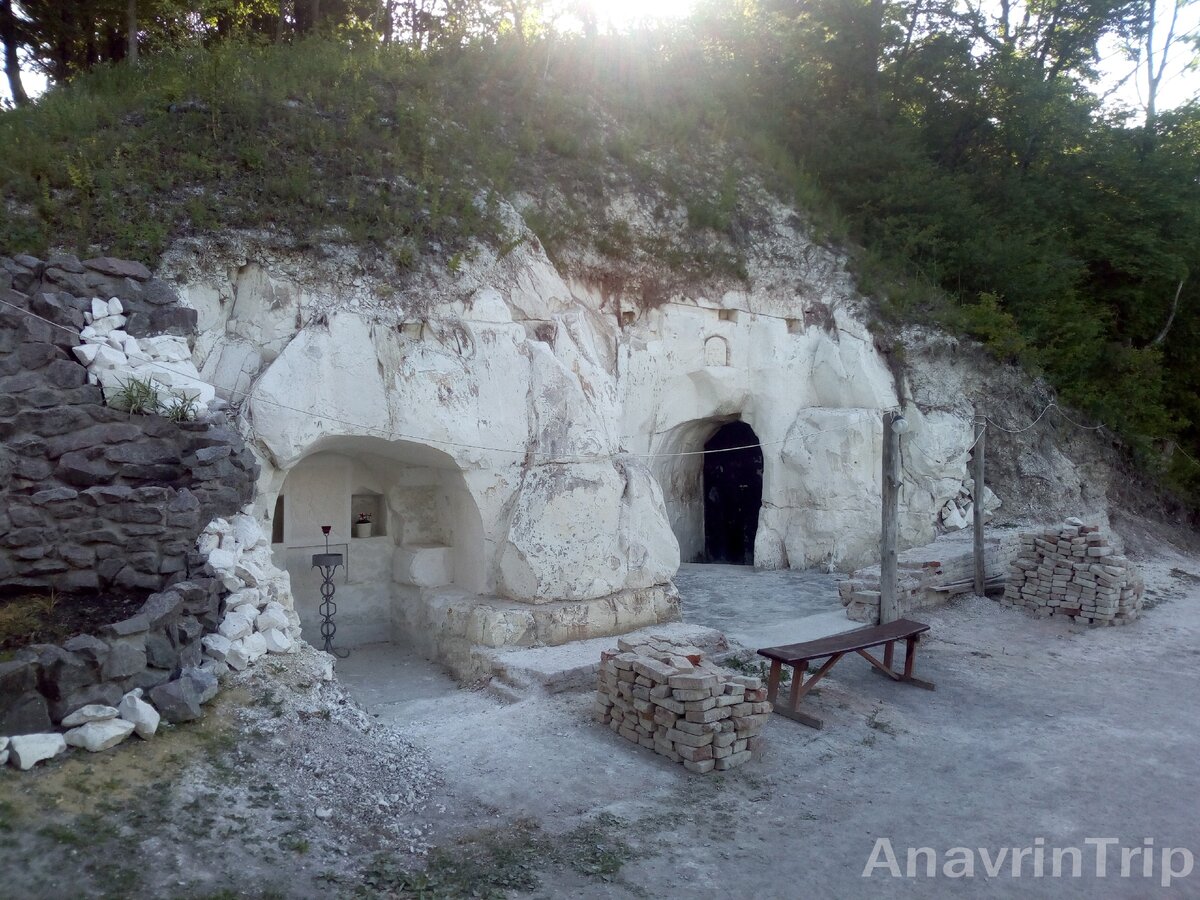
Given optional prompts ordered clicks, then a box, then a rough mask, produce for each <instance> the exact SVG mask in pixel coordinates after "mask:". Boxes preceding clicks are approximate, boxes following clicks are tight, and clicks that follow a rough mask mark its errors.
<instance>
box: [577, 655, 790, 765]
mask: <svg viewBox="0 0 1200 900" xmlns="http://www.w3.org/2000/svg"><path fill="white" fill-rule="evenodd" d="M770 716H771V704H770V703H768V702H767V691H766V689H765V688H764V687H763V686H762V681H761V680H760V679H758V678H752V677H747V676H744V675H735V674H733V673H732V672H730V671H728V670H727V669H723V668H721V667H720V666H717V665H715V664H713V663H711V662H708V661H707V660H705V659H704V657H703V654H702V653H701V651H700V650H699V649H697V648H696V647H692V646H688V645H681V644H678V643H676V642H673V641H671V640H667V639H660V638H654V637H651V638H648V639H642V640H631V639H627V638H621V639H619V640H618V641H617V649H616V650H610V651H605V652H604V653H602V654H601V655H600V677H599V690H598V692H597V696H596V718H597V719H598V720H599V721H600V722H601V723H602V724H605V725H608V727H609V728H611V729H612V730H613V731H615V732H617V733H618V734H619V735H621V736H622V737H624V738H626V739H627V740H630V741H633V742H635V743H637V744H640V745H641V746H643V747H645V748H646V749H648V750H653V751H655V752H656V753H659V754H661V755H662V756H665V757H667V758H668V759H671V760H673V761H674V762H682V763H683V765H684V766H685V767H686V768H687V769H688V771H691V772H696V773H699V774H704V773H707V772H712V771H714V770H724V769H732V768H734V767H735V766H740V765H742V764H743V763H745V762H748V761H750V760H751V759H752V758H754V755H755V754H756V753H757V752H758V751H759V749H760V748H761V744H762V730H763V728H764V727H765V726H766V724H767V720H768V719H769V718H770Z"/></svg>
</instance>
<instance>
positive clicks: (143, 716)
mask: <svg viewBox="0 0 1200 900" xmlns="http://www.w3.org/2000/svg"><path fill="white" fill-rule="evenodd" d="M118 708H119V709H120V711H121V718H122V719H124V720H125V721H126V722H129V723H131V724H132V725H133V730H134V731H136V732H137V736H138V737H140V738H141V739H142V740H144V741H148V740H150V738H152V737H154V733H155V732H156V731H158V723H159V715H158V710H156V709H155V708H154V707H153V706H151V705H150V704H149V703H147V702H146V701H145V700H143V699H142V698H141V692H140V691H130V692H129V693H128V694H126V695H125V696H124V697H123V698H122V700H121V705H120V707H118Z"/></svg>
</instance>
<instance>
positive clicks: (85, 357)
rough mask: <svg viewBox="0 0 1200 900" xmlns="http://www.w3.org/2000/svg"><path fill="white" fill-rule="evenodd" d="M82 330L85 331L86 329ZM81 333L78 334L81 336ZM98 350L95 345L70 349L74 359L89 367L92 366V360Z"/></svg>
mask: <svg viewBox="0 0 1200 900" xmlns="http://www.w3.org/2000/svg"><path fill="white" fill-rule="evenodd" d="M84 330H85V331H86V329H84ZM82 333H83V332H80V334H81V335H82ZM98 349H99V348H98V347H97V346H96V345H95V344H80V345H79V346H78V347H72V348H71V353H72V354H74V356H75V358H76V359H77V360H79V361H80V362H81V363H83V364H84V365H85V366H90V365H91V364H92V360H94V359H95V358H96V351H97V350H98Z"/></svg>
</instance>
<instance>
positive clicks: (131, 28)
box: [125, 0, 138, 66]
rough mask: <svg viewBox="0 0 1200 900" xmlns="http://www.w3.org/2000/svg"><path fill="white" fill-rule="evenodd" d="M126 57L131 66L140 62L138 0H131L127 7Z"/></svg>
mask: <svg viewBox="0 0 1200 900" xmlns="http://www.w3.org/2000/svg"><path fill="white" fill-rule="evenodd" d="M125 59H126V60H127V61H128V62H129V64H130V65H131V66H136V65H137V62H138V13H137V0H129V3H128V5H127V6H126V7H125Z"/></svg>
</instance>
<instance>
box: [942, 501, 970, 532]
mask: <svg viewBox="0 0 1200 900" xmlns="http://www.w3.org/2000/svg"><path fill="white" fill-rule="evenodd" d="M947 509H948V512H947V514H946V516H945V518H943V519H942V524H943V525H945V526H946V528H948V529H949V530H951V531H959V530H961V529H963V528H966V527H967V519H966V516H964V515H963V514H962V513H961V512H959V510H958V507H957V506H952V507H947Z"/></svg>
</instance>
